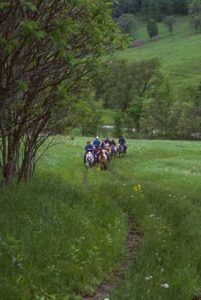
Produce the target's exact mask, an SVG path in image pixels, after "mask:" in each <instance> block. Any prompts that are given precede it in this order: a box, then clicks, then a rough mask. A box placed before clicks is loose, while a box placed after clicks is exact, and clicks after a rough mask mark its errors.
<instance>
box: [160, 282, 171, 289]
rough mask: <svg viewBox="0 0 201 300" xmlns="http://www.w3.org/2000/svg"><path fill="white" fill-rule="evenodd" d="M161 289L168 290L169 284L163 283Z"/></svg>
mask: <svg viewBox="0 0 201 300" xmlns="http://www.w3.org/2000/svg"><path fill="white" fill-rule="evenodd" d="M161 287H162V288H164V289H168V288H169V284H168V283H163V284H161Z"/></svg>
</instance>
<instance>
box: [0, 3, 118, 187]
mask: <svg viewBox="0 0 201 300" xmlns="http://www.w3.org/2000/svg"><path fill="white" fill-rule="evenodd" d="M89 2H90V3H89ZM115 31H116V30H115V26H114V23H113V21H112V18H111V12H110V10H109V8H108V3H107V1H104V0H102V1H99V0H97V1H96V0H95V1H94V0H93V1H88V0H78V1H73V0H71V1H63V0H51V1H46V0H42V1H41V0H33V1H28V0H24V1H11V2H3V3H1V4H0V32H1V35H0V46H1V48H0V76H1V82H0V107H1V110H0V143H1V145H0V146H1V147H0V149H1V157H0V159H1V162H0V166H1V170H2V175H3V177H4V179H5V181H6V182H10V181H11V180H12V179H13V177H15V176H17V177H18V180H21V179H28V178H29V177H30V176H31V174H32V172H33V170H34V163H35V161H36V154H37V150H38V148H39V147H40V146H41V144H42V143H44V141H45V140H46V138H48V136H49V135H51V134H52V132H53V131H55V127H56V124H57V123H59V127H61V123H62V122H63V123H64V125H63V126H65V127H68V126H72V122H73V119H74V116H73V112H74V111H75V105H76V102H77V101H78V98H79V97H80V95H81V94H82V93H83V90H84V93H85V94H86V90H87V88H88V87H89V85H90V75H91V74H92V72H93V70H94V68H95V65H96V63H97V58H98V57H99V56H100V55H102V54H103V51H104V50H105V49H106V48H107V49H108V48H109V46H110V44H111V42H112V41H113V40H114V36H115ZM78 96H79V97H78Z"/></svg>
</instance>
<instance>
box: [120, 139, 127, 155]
mask: <svg viewBox="0 0 201 300" xmlns="http://www.w3.org/2000/svg"><path fill="white" fill-rule="evenodd" d="M119 145H122V146H123V147H124V152H125V153H126V150H127V146H126V140H125V138H124V137H123V136H121V137H120V138H119Z"/></svg>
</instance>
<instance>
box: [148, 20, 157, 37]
mask: <svg viewBox="0 0 201 300" xmlns="http://www.w3.org/2000/svg"><path fill="white" fill-rule="evenodd" d="M147 33H148V35H149V37H150V38H151V39H152V38H153V37H155V36H157V35H158V26H157V23H156V21H155V20H154V19H149V21H148V22H147Z"/></svg>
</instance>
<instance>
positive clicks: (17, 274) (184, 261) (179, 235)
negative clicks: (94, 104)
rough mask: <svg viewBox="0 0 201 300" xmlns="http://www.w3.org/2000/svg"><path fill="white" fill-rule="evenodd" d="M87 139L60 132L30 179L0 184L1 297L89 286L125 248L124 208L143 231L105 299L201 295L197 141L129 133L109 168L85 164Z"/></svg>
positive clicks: (74, 292)
mask: <svg viewBox="0 0 201 300" xmlns="http://www.w3.org/2000/svg"><path fill="white" fill-rule="evenodd" d="M84 143H85V139H83V138H79V139H75V141H70V140H68V139H64V141H63V144H61V145H58V146H56V147H55V148H52V150H50V151H49V152H48V153H47V154H46V155H45V157H44V158H43V160H42V161H41V162H40V165H39V167H38V170H37V175H36V177H35V178H34V180H33V181H32V182H31V183H29V184H28V185H21V186H20V187H18V188H17V187H15V186H13V187H11V188H3V189H1V194H0V195H1V200H0V205H1V211H0V226H1V246H0V249H1V256H0V259H1V268H0V279H1V289H0V293H1V294H0V299H17V300H18V299H59V300H60V299H79V297H80V295H81V294H84V293H92V292H93V290H94V289H95V287H96V286H97V285H98V284H99V283H100V282H101V280H102V279H103V278H107V275H106V274H109V273H110V271H111V270H112V269H113V268H114V267H115V266H116V265H117V264H118V262H119V261H120V260H121V256H122V255H124V253H125V246H124V245H125V243H124V241H125V236H126V227H127V226H126V221H125V212H128V213H129V215H130V217H131V218H133V220H134V222H136V223H137V225H138V227H139V228H141V231H142V232H143V239H142V242H141V243H140V245H139V247H138V251H137V254H136V256H135V259H134V261H133V263H132V265H131V267H130V269H129V271H128V272H127V274H126V281H124V282H122V285H121V287H119V288H118V289H116V290H114V291H111V292H110V294H109V295H108V297H109V299H111V300H122V299H128V300H140V299H146V300H150V299H154V300H157V299H163V300H170V299H174V300H190V299H192V297H193V296H194V295H196V294H200V293H201V284H200V282H201V254H200V249H201V218H200V214H201V199H200V194H201V187H200V182H201V162H200V147H201V144H200V143H199V142H198V143H196V142H169V141H129V142H128V155H127V156H126V157H125V158H124V159H117V160H115V161H112V163H111V164H110V166H109V170H108V171H107V172H100V171H99V169H98V168H94V169H91V170H89V172H86V170H85V169H84V167H83V161H82V155H83V146H84ZM31 295H33V296H31ZM31 297H32V298H31ZM42 297H43V298H42Z"/></svg>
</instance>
